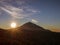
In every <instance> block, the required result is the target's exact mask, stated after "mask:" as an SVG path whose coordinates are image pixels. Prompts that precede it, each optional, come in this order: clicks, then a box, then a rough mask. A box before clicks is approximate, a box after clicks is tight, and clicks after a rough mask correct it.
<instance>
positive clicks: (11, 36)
mask: <svg viewBox="0 0 60 45" xmlns="http://www.w3.org/2000/svg"><path fill="white" fill-rule="evenodd" d="M0 45H60V33H56V32H51V31H50V30H46V29H44V28H42V27H40V26H38V25H36V24H34V23H31V22H28V23H25V24H24V25H22V26H20V27H17V28H15V29H9V30H4V29H0Z"/></svg>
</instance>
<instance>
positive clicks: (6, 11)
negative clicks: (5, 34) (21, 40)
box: [0, 0, 60, 31]
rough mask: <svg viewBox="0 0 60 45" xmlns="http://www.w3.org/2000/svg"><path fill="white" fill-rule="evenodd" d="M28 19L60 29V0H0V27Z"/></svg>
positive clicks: (19, 23)
mask: <svg viewBox="0 0 60 45" xmlns="http://www.w3.org/2000/svg"><path fill="white" fill-rule="evenodd" d="M29 21H30V22H33V23H36V24H37V25H39V26H42V27H44V28H47V29H56V30H55V31H60V30H59V29H60V0H0V28H10V24H11V23H12V22H16V23H17V26H20V25H22V24H24V23H26V22H29ZM57 29H58V30H57Z"/></svg>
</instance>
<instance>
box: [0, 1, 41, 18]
mask: <svg viewBox="0 0 60 45" xmlns="http://www.w3.org/2000/svg"><path fill="white" fill-rule="evenodd" d="M12 2H13V3H12ZM0 3H1V6H0V9H2V10H3V11H5V12H6V13H8V14H9V15H10V16H12V17H13V18H18V19H22V18H25V17H29V16H31V15H34V14H38V13H40V11H38V10H36V9H33V8H30V7H28V6H25V4H26V2H25V1H20V0H17V1H16V0H14V1H13V0H0ZM0 14H1V15H2V13H0Z"/></svg>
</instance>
